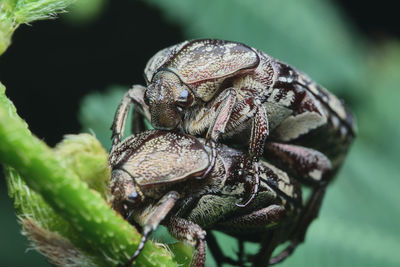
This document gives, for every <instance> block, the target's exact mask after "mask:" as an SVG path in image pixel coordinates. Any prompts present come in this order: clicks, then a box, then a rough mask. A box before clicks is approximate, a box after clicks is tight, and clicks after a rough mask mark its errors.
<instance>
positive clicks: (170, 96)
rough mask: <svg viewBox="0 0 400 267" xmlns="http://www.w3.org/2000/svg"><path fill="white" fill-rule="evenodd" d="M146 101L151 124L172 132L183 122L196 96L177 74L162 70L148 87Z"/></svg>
mask: <svg viewBox="0 0 400 267" xmlns="http://www.w3.org/2000/svg"><path fill="white" fill-rule="evenodd" d="M144 100H145V102H146V104H147V105H148V106H149V108H150V114H151V124H152V125H153V126H154V127H155V128H156V129H160V130H172V129H175V128H176V127H178V125H179V123H180V122H181V121H182V116H183V114H184V109H185V108H188V107H190V106H192V104H193V102H194V95H193V93H192V92H191V90H190V89H189V87H188V86H187V85H185V84H184V83H183V82H182V81H181V80H180V79H179V77H178V76H177V75H176V74H175V73H173V72H171V71H168V70H161V71H159V72H157V73H156V74H155V75H154V77H153V79H152V81H151V83H150V84H149V86H148V87H147V90H146V92H145V96H144Z"/></svg>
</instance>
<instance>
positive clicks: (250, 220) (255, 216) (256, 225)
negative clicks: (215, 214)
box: [218, 204, 286, 233]
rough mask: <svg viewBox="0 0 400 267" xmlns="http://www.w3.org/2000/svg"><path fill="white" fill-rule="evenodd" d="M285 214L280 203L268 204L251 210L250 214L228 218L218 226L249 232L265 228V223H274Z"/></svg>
mask: <svg viewBox="0 0 400 267" xmlns="http://www.w3.org/2000/svg"><path fill="white" fill-rule="evenodd" d="M285 215H286V209H285V208H284V207H283V206H280V205H275V204H274V205H270V206H268V207H266V208H263V209H260V210H256V211H253V212H252V213H250V214H245V215H242V216H238V217H235V218H232V219H230V220H227V221H224V222H222V223H219V224H218V225H219V226H222V227H224V228H228V226H229V229H231V230H233V231H235V232H242V231H243V232H247V233H248V232H251V231H250V230H254V231H258V230H260V229H265V227H266V226H267V225H271V226H272V225H275V224H276V223H278V222H279V221H280V220H281V219H283V218H284V217H285Z"/></svg>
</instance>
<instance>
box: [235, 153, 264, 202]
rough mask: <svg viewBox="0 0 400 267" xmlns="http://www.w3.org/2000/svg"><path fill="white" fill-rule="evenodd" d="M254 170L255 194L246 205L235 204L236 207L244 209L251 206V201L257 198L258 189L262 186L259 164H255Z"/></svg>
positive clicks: (252, 193) (253, 193) (252, 194)
mask: <svg viewBox="0 0 400 267" xmlns="http://www.w3.org/2000/svg"><path fill="white" fill-rule="evenodd" d="M252 165H253V170H254V173H253V175H254V185H253V192H251V195H250V198H249V199H248V200H247V201H246V202H245V203H244V204H239V203H235V205H236V206H238V207H239V208H244V207H246V206H247V205H249V204H250V203H251V201H253V199H254V198H255V197H256V196H257V193H258V187H259V185H260V177H259V176H258V172H259V170H258V162H257V161H256V162H253V164H252Z"/></svg>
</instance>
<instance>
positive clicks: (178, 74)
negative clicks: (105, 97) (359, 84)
mask: <svg viewBox="0 0 400 267" xmlns="http://www.w3.org/2000/svg"><path fill="white" fill-rule="evenodd" d="M145 78H146V82H147V87H143V86H140V85H135V86H134V87H133V88H132V89H131V90H130V91H129V92H128V93H127V94H126V95H125V97H124V99H123V100H122V102H121V104H120V106H119V107H118V110H117V113H116V116H115V120H114V123H113V126H112V130H113V152H112V153H111V154H112V155H113V157H116V158H119V157H122V156H123V155H125V158H124V160H122V161H112V160H111V165H112V166H113V168H114V170H115V169H116V168H118V167H120V166H122V165H124V163H125V161H126V162H128V161H129V160H130V159H131V158H130V156H127V155H133V154H135V152H134V151H135V148H130V147H129V145H125V146H124V149H122V148H120V149H116V148H117V147H119V146H120V145H121V144H120V140H121V137H122V132H123V129H124V125H125V120H126V116H127V113H128V111H129V107H130V104H131V103H135V104H136V107H137V108H138V110H139V112H140V113H141V114H142V115H143V116H144V117H145V118H146V119H148V120H149V121H151V123H152V125H153V126H154V127H155V128H156V129H161V130H173V129H178V130H180V131H181V132H185V133H187V134H190V135H193V136H200V137H205V141H204V142H205V143H204V144H203V146H204V147H209V148H210V149H209V150H210V151H209V153H208V154H209V155H210V157H209V163H208V164H207V168H206V169H204V170H203V171H202V172H201V175H200V176H198V175H197V174H196V175H195V176H196V177H198V178H199V179H200V180H201V179H205V180H207V179H208V178H207V177H210V175H211V176H213V172H214V171H215V170H217V169H218V166H217V165H216V164H218V157H219V156H218V154H219V153H222V152H220V151H218V147H219V146H220V145H219V142H220V141H221V142H223V143H226V144H228V145H231V144H233V145H235V147H238V148H240V147H244V148H247V149H248V156H246V157H245V158H246V160H244V161H241V164H239V165H237V164H235V165H234V166H235V169H237V170H236V171H238V172H239V171H240V172H241V173H246V174H247V176H246V178H243V179H245V180H246V181H247V182H246V183H244V182H242V183H244V184H246V186H245V187H244V188H245V193H246V192H247V193H249V194H250V197H249V198H248V199H247V201H246V199H245V198H243V197H242V194H238V195H237V196H236V197H235V201H239V200H242V201H243V200H244V202H242V203H243V204H239V202H237V203H236V202H235V203H236V206H238V207H241V208H242V209H243V210H245V209H246V208H247V206H249V207H253V201H255V200H257V199H258V196H257V193H258V191H260V190H262V188H263V185H262V181H261V183H260V178H262V176H263V175H265V173H263V172H262V171H263V170H262V166H264V162H262V161H259V159H260V158H261V157H264V158H265V159H267V160H268V161H269V162H271V163H273V164H274V165H275V166H276V167H279V168H281V169H282V170H284V171H285V172H286V173H287V174H289V175H290V176H291V177H294V178H296V180H298V181H301V182H303V183H305V184H308V185H311V186H312V187H313V193H312V195H311V197H310V199H309V200H308V202H307V204H306V207H304V208H303V211H302V215H301V216H300V217H301V218H302V219H300V220H299V221H300V223H299V224H297V226H296V227H298V229H297V230H296V231H297V235H296V236H295V237H294V236H292V237H290V240H292V245H291V247H292V248H294V247H295V246H296V244H297V243H299V242H301V241H302V240H303V239H304V235H305V232H306V230H307V227H308V225H309V223H310V222H311V221H312V220H313V219H314V218H315V217H316V215H317V213H318V210H319V206H320V204H321V201H322V197H323V193H324V191H325V187H326V185H327V184H328V182H329V181H330V180H331V179H332V177H333V175H334V174H335V173H336V171H337V170H338V168H339V167H340V165H341V163H342V162H343V160H344V157H345V155H346V152H347V150H348V147H349V145H350V143H351V141H352V139H353V137H354V122H353V119H352V116H351V113H350V112H349V111H348V110H347V108H346V107H345V106H344V105H343V103H342V102H340V101H339V100H338V99H337V98H336V97H335V96H334V95H332V94H330V93H328V92H327V91H326V90H324V89H323V88H321V87H320V86H318V85H317V84H315V83H314V82H312V81H311V80H310V79H309V78H308V77H307V76H306V75H304V74H302V73H300V72H298V71H297V70H295V69H294V68H292V67H290V66H288V65H286V64H284V63H282V62H279V61H277V60H275V59H273V58H271V57H270V56H268V55H266V54H265V53H263V52H261V51H259V50H256V49H253V48H250V47H248V46H246V45H244V44H240V43H234V42H227V41H220V40H197V41H186V42H183V43H181V44H178V45H175V46H172V47H169V48H166V49H164V50H162V51H160V52H158V53H157V54H156V55H155V56H154V57H153V58H152V59H151V60H150V61H149V63H148V64H147V66H146V68H145ZM135 121H136V122H137V124H140V123H141V120H135ZM138 138H139V141H137V142H144V141H143V140H142V141H140V140H141V139H140V135H139V136H136V137H135V139H138ZM191 138H193V137H191ZM246 140H248V142H247V141H246ZM164 141H166V140H164ZM122 144H125V142H123V143H122ZM124 150H125V151H124ZM191 150H192V149H188V151H191ZM114 151H119V152H114ZM129 151H130V152H129ZM113 153H114V154H113ZM139 154H140V153H139ZM135 155H136V154H135ZM153 160H154V159H153ZM116 162H118V164H117V163H116ZM199 166H200V165H199ZM199 166H198V167H199ZM117 173H119V174H118V175H117ZM125 173H129V171H125ZM172 173H173V175H172V176H171V175H169V176H166V177H169V178H165V177H155V178H157V179H160V182H159V183H157V188H158V187H159V186H160V185H163V184H165V186H167V185H169V184H170V183H172V184H174V181H179V184H180V183H181V182H182V180H181V179H180V176H175V175H176V174H175V173H174V172H172ZM120 174H121V172H116V173H115V175H114V176H113V180H120V179H122V180H123V178H120V177H123V176H124V177H125V176H126V175H122V174H121V175H120ZM164 174H166V173H164ZM249 177H250V178H249ZM125 178H126V177H125ZM126 179H128V178H126ZM132 179H133V180H134V184H136V186H138V185H137V184H141V182H140V179H141V178H139V177H134V176H131V180H132ZM135 179H139V180H137V181H136V180H135ZM238 179H239V178H238ZM239 180H240V179H239ZM185 181H186V180H185ZM196 181H197V180H196ZM198 182H199V183H200V181H198ZM144 184H146V183H144ZM290 184H292V183H290ZM130 186H131V187H132V185H130ZM146 186H148V185H147V184H146ZM204 186H205V185H204ZM224 186H227V185H225V184H224ZM167 187H168V186H167ZM160 188H162V189H157V190H161V192H164V193H166V192H165V191H164V185H163V186H160ZM157 190H150V191H157ZM185 190H189V189H185ZM185 190H183V191H181V192H178V194H182V192H185ZM217 191H218V190H217ZM135 193H136V194H135ZM135 193H133V195H131V196H130V197H129V198H130V199H131V200H130V201H131V202H140V203H141V202H142V201H141V200H140V199H141V198H142V197H143V195H141V194H140V190H139V191H135ZM279 195H281V193H279ZM289 195H290V194H289ZM125 197H128V196H125ZM281 197H282V196H281ZM290 197H293V196H290ZM175 198H176V197H172V199H175ZM169 201H172V200H169ZM167 202H168V201H167ZM168 203H169V202H168ZM267 203H268V202H266V203H265V205H266V206H263V207H267V205H269V204H270V203H268V204H267ZM127 207H129V206H127ZM253 211H254V210H253ZM238 212H239V213H237V212H234V213H235V214H236V215H239V214H240V209H239V210H238ZM243 212H244V211H243ZM287 253H290V248H289V249H288V251H287Z"/></svg>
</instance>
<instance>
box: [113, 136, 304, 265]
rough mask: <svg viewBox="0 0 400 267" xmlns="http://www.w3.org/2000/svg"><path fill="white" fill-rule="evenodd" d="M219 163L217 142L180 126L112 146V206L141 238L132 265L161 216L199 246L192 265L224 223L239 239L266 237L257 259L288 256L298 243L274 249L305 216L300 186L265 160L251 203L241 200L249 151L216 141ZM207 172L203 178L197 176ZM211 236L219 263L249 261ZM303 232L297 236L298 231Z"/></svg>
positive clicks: (248, 183) (176, 232)
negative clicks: (226, 254)
mask: <svg viewBox="0 0 400 267" xmlns="http://www.w3.org/2000/svg"><path fill="white" fill-rule="evenodd" d="M214 149H215V150H216V155H215V164H214V168H212V170H211V171H210V172H209V173H208V174H207V175H205V176H204V173H205V172H206V171H207V169H208V168H209V165H210V164H211V153H212V151H211V150H212V148H211V147H209V146H208V145H207V142H206V141H205V140H204V139H200V138H199V139H198V138H195V137H193V136H189V135H186V134H183V133H179V132H173V131H160V130H153V131H145V132H141V133H139V134H135V135H133V136H130V137H129V138H127V139H125V140H124V141H122V142H119V143H117V144H115V145H114V146H113V148H112V150H111V153H110V165H111V167H112V178H111V185H110V187H111V192H112V194H113V202H112V205H113V208H114V209H115V210H117V211H118V212H119V213H121V214H122V215H123V216H124V218H126V219H127V220H128V221H130V222H132V223H134V224H135V225H138V226H139V228H140V229H141V231H142V234H143V237H142V241H141V243H140V245H139V247H138V248H137V250H136V252H135V254H134V255H133V257H132V258H131V259H130V260H129V261H128V262H127V264H126V266H130V264H131V263H132V262H133V261H134V259H135V258H136V257H137V256H138V255H139V253H140V251H141V250H142V249H143V247H144V244H145V242H146V240H147V238H148V236H149V234H150V233H151V232H152V231H153V230H155V229H156V228H157V226H158V225H159V224H160V223H161V224H163V225H165V226H166V227H167V228H168V230H169V232H170V233H171V234H172V235H173V236H174V237H175V238H177V239H178V240H181V241H185V242H187V243H189V244H191V245H193V246H195V253H194V256H193V259H192V262H191V266H192V267H193V266H197V267H200V266H204V262H205V257H206V251H205V248H206V233H207V234H208V233H209V232H208V231H209V230H211V229H212V230H219V231H222V232H224V233H227V234H229V235H232V236H234V237H237V238H238V240H240V242H244V241H251V242H258V243H260V244H261V248H260V252H259V253H258V254H257V255H255V256H254V257H252V258H251V259H249V260H250V261H251V262H252V263H253V264H254V266H265V265H267V264H268V262H270V263H276V262H278V261H281V260H283V259H284V258H286V257H287V256H288V254H290V251H291V250H292V249H293V248H292V246H289V247H288V249H286V250H284V251H283V252H282V253H281V254H279V255H278V256H276V257H274V258H271V254H272V252H273V251H274V249H275V248H276V246H278V245H279V244H281V243H283V242H285V241H287V240H294V239H296V237H297V229H298V228H299V227H305V228H307V227H308V225H309V223H310V222H308V221H307V220H304V219H303V217H304V216H303V214H304V212H303V210H305V209H306V208H304V207H303V204H302V194H301V191H300V186H299V184H298V183H297V182H296V181H293V180H292V179H290V178H289V176H288V175H287V174H286V173H285V172H283V171H282V170H280V169H278V168H276V167H275V166H273V165H272V164H269V163H267V162H265V161H263V160H261V161H260V162H259V176H260V187H259V193H258V194H257V196H256V197H255V198H254V200H253V201H252V203H250V204H249V205H247V206H246V207H243V208H239V207H238V206H237V205H236V203H237V202H238V201H242V200H243V198H244V197H246V191H247V190H249V188H251V186H252V175H250V174H249V173H247V172H243V171H242V168H240V167H239V166H240V165H241V164H243V162H246V161H247V160H248V155H247V154H246V153H243V152H241V151H239V150H235V149H232V148H229V147H227V146H225V145H223V144H216V146H215V147H214ZM199 177H202V179H197V178H199ZM207 237H208V238H207V241H208V244H209V246H210V249H211V251H212V252H213V254H216V255H215V256H216V257H215V259H216V261H217V262H218V264H219V266H220V264H221V263H222V262H230V263H231V264H240V265H242V264H244V262H243V257H240V261H239V262H235V261H233V260H232V259H229V258H227V257H224V256H223V254H222V252H221V250H220V249H219V246H218V244H217V243H216V242H215V239H213V238H212V235H211V234H209V235H207ZM296 240H297V239H296Z"/></svg>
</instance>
